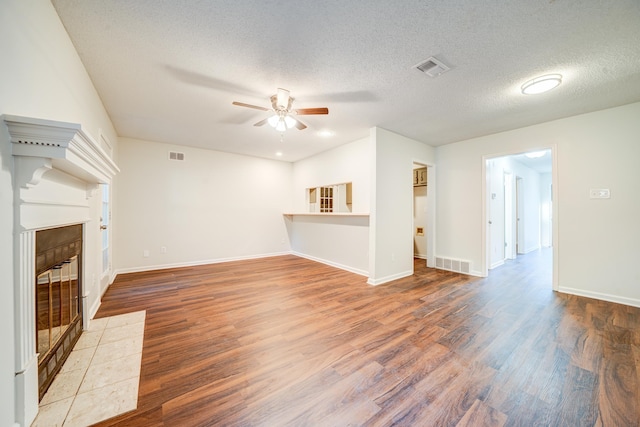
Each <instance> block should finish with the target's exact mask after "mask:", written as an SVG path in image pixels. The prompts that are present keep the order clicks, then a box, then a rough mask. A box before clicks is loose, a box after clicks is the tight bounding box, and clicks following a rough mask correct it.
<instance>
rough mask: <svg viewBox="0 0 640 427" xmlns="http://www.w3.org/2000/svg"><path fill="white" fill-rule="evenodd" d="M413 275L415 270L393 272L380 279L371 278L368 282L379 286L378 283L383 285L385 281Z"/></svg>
mask: <svg viewBox="0 0 640 427" xmlns="http://www.w3.org/2000/svg"><path fill="white" fill-rule="evenodd" d="M411 275H413V271H404V272H402V273H397V274H392V275H390V276H387V277H382V278H380V279H372V278H369V280H367V283H368V284H369V285H372V286H378V285H382V284H383V283H387V282H391V281H393V280H398V279H402V278H403V277H408V276H411Z"/></svg>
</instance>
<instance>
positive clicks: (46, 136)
mask: <svg viewBox="0 0 640 427" xmlns="http://www.w3.org/2000/svg"><path fill="white" fill-rule="evenodd" d="M3 119H4V121H5V123H6V124H7V127H8V129H9V134H10V135H11V142H12V151H11V153H12V154H13V156H14V157H15V158H16V160H17V161H19V162H21V163H23V164H22V165H21V166H22V167H21V168H19V169H20V172H21V173H20V176H18V177H16V178H17V179H18V182H16V184H17V185H18V187H22V188H28V187H30V186H33V185H35V184H37V183H38V181H39V180H40V178H41V177H42V175H43V174H44V173H45V172H46V171H47V170H49V169H51V168H54V169H59V170H61V171H63V172H65V173H67V174H69V175H71V176H73V177H75V178H78V179H80V180H82V181H85V182H87V183H94V184H98V183H108V182H109V181H110V180H111V178H112V177H113V176H114V175H115V174H116V173H118V172H119V169H118V167H117V166H116V164H115V163H114V162H113V160H111V158H110V157H109V155H107V153H105V151H104V150H103V149H102V148H101V147H100V146H99V145H98V144H97V143H96V142H95V141H94V140H93V138H91V137H90V136H89V135H88V134H87V133H85V132H84V131H83V129H82V127H81V126H80V125H79V124H76V123H66V122H58V121H53V120H44V119H36V118H32V117H20V116H11V115H4V116H3ZM21 158H22V160H20V159H21Z"/></svg>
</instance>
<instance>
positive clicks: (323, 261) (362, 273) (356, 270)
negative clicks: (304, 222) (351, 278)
mask: <svg viewBox="0 0 640 427" xmlns="http://www.w3.org/2000/svg"><path fill="white" fill-rule="evenodd" d="M290 253H291V255H295V256H298V257H300V258H306V259H308V260H311V261H315V262H319V263H321V264H326V265H330V266H331V267H335V268H339V269H340V270H345V271H348V272H350V273H355V274H358V275H360V276H369V272H368V271H366V270H361V269H359V268H354V267H350V266H348V265H344V264H339V263H337V262H333V261H328V260H326V259H322V258H317V257H314V256H311V255H307V254H303V253H300V252H294V251H292V252H290Z"/></svg>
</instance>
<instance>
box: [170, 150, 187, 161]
mask: <svg viewBox="0 0 640 427" xmlns="http://www.w3.org/2000/svg"><path fill="white" fill-rule="evenodd" d="M169 160H184V153H178V152H176V151H169Z"/></svg>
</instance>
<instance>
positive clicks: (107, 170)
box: [2, 115, 119, 425]
mask: <svg viewBox="0 0 640 427" xmlns="http://www.w3.org/2000/svg"><path fill="white" fill-rule="evenodd" d="M2 119H3V120H4V122H5V123H6V125H7V128H8V130H9V134H10V136H11V153H12V158H13V164H14V168H13V184H14V227H15V228H14V248H15V251H14V255H15V259H14V272H15V276H14V301H15V312H14V316H15V337H16V354H15V363H16V366H15V389H16V419H17V421H18V422H19V423H20V425H30V424H31V422H32V421H33V419H34V418H35V416H36V414H37V412H38V363H37V361H38V355H37V353H36V351H37V350H36V342H35V330H36V327H35V323H34V322H35V318H36V317H35V290H34V283H35V236H36V232H37V230H40V229H45V228H51V227H57V226H63V225H69V224H73V223H87V222H88V221H90V220H91V219H92V218H93V217H95V213H92V212H91V208H90V201H89V199H91V197H92V196H93V195H94V194H95V190H96V189H97V188H98V184H108V183H110V182H111V179H112V178H113V177H114V176H115V174H116V173H117V172H119V169H118V167H117V166H116V164H115V163H114V162H113V160H111V157H109V155H107V153H106V152H105V151H104V150H103V149H102V148H101V147H100V146H99V145H98V144H97V143H96V142H95V141H94V140H93V138H91V137H90V136H89V135H88V134H87V133H85V132H84V130H83V129H82V127H81V126H80V125H79V124H75V123H66V122H59V121H52V120H43V119H36V118H30V117H19V116H10V115H4V116H2ZM94 219H95V218H94ZM91 232H92V233H96V232H95V231H91ZM85 282H86V278H83V281H82V283H85ZM82 296H83V301H85V303H83V315H84V317H85V318H88V317H87V316H88V304H86V298H87V296H88V293H87V292H85V289H84V286H83V291H82Z"/></svg>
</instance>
